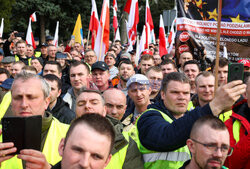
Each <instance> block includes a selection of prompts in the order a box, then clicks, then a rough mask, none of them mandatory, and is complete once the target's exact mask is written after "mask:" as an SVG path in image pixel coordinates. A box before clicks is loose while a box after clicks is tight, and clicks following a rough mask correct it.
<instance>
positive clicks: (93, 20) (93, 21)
mask: <svg viewBox="0 0 250 169" xmlns="http://www.w3.org/2000/svg"><path fill="white" fill-rule="evenodd" d="M98 27H99V19H98V12H97V8H96V3H95V0H92V10H91V17H90V23H89V30H90V31H91V33H92V38H91V41H92V44H91V48H92V49H93V50H94V47H95V41H96V36H97V32H98Z"/></svg>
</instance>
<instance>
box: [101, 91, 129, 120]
mask: <svg viewBox="0 0 250 169" xmlns="http://www.w3.org/2000/svg"><path fill="white" fill-rule="evenodd" d="M103 98H104V101H105V106H106V107H107V110H106V111H107V115H109V116H111V117H114V118H116V119H118V120H121V119H122V117H123V115H124V113H125V111H126V107H127V105H126V95H125V94H124V93H123V92H122V91H121V90H119V89H116V88H110V89H107V90H105V91H104V93H103ZM123 124H124V123H123ZM125 125H126V124H125Z"/></svg>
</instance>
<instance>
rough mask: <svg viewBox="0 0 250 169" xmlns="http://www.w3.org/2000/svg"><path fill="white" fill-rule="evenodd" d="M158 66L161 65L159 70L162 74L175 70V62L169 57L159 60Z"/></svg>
mask: <svg viewBox="0 0 250 169" xmlns="http://www.w3.org/2000/svg"><path fill="white" fill-rule="evenodd" d="M160 67H161V71H162V74H163V75H166V74H168V73H171V72H177V67H176V64H175V62H174V61H173V60H170V59H164V60H163V61H162V62H161V65H160Z"/></svg>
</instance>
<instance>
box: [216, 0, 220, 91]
mask: <svg viewBox="0 0 250 169" xmlns="http://www.w3.org/2000/svg"><path fill="white" fill-rule="evenodd" d="M221 10H222V0H218V19H217V33H216V39H217V41H216V60H215V61H216V62H215V91H216V89H217V88H218V67H219V57H220V33H221Z"/></svg>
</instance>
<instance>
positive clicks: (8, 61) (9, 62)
mask: <svg viewBox="0 0 250 169" xmlns="http://www.w3.org/2000/svg"><path fill="white" fill-rule="evenodd" d="M14 62H15V58H14V57H12V56H7V57H4V58H3V60H2V62H1V63H2V64H3V68H4V69H6V70H8V71H9V72H10V73H11V67H12V64H13V63H14Z"/></svg>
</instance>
